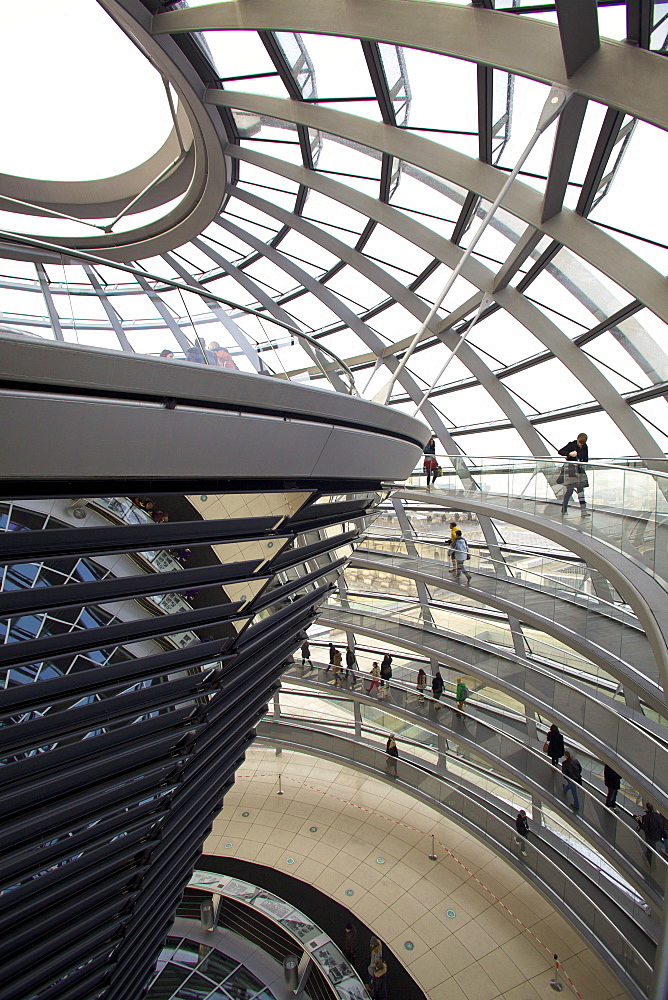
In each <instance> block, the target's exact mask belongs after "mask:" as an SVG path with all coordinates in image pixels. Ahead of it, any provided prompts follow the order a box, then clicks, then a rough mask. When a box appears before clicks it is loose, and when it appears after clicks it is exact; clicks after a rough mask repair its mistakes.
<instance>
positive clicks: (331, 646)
mask: <svg viewBox="0 0 668 1000" xmlns="http://www.w3.org/2000/svg"><path fill="white" fill-rule="evenodd" d="M337 653H338V649H337V648H336V646H335V645H334V643H333V642H330V644H329V663H328V665H327V669H326V670H325V673H327V671H328V670H329V668H330V667H332V666H334V657H335V656H336V654H337Z"/></svg>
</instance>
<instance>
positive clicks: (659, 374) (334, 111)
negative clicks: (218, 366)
mask: <svg viewBox="0 0 668 1000" xmlns="http://www.w3.org/2000/svg"><path fill="white" fill-rule="evenodd" d="M105 4H106V5H107V6H111V7H113V5H114V0H105ZM83 6H84V7H85V8H86V9H88V8H89V7H90V6H91V5H87V4H84V5H83ZM144 6H145V7H146V8H147V10H148V12H149V13H150V14H152V15H154V17H153V22H152V25H153V39H154V41H155V42H156V44H159V45H163V46H168V45H172V46H173V44H174V43H177V44H178V46H179V48H180V50H181V52H182V53H184V54H185V55H186V56H187V58H188V60H189V62H190V65H191V67H192V74H193V79H194V76H195V75H197V76H198V77H199V80H200V81H201V88H200V91H199V92H201V94H203V102H204V104H203V106H204V107H205V108H206V109H207V113H208V114H210V115H211V116H212V117H213V118H214V119H215V120H216V122H217V123H218V124H217V127H219V128H220V130H221V131H222V132H224V134H225V135H226V137H227V143H228V144H227V146H226V150H225V152H226V157H227V162H228V164H229V166H230V169H229V177H228V178H227V182H225V178H222V179H221V180H220V182H219V188H218V197H219V198H220V202H222V204H223V207H222V209H221V210H220V211H219V212H218V214H217V215H215V217H214V218H213V221H211V222H210V223H209V224H208V225H206V226H203V227H202V229H201V232H200V234H199V235H198V236H197V237H196V238H195V239H191V240H189V241H188V242H186V243H183V242H182V241H179V240H178V239H176V238H175V239H174V240H173V241H172V246H171V248H170V251H169V252H167V253H162V254H160V255H159V256H153V257H144V258H143V259H141V260H139V261H138V263H139V264H140V265H141V266H142V267H144V268H146V270H148V271H150V272H151V274H152V275H154V276H156V275H157V276H160V277H162V278H164V279H165V280H166V281H168V282H169V281H175V282H181V283H185V284H187V285H188V286H190V287H191V288H195V289H196V290H197V291H199V292H204V291H205V292H207V293H209V294H213V295H215V296H218V297H220V299H221V300H222V301H221V302H218V303H217V305H216V303H215V302H214V303H213V304H212V300H208V299H204V298H202V297H201V296H200V295H199V294H193V293H191V292H184V291H183V290H177V289H175V288H173V287H169V286H168V285H161V284H160V282H158V281H156V280H153V279H150V280H146V281H138V280H136V278H134V277H133V276H132V275H129V274H123V273H120V272H117V271H115V270H114V269H113V267H112V266H107V265H106V264H100V263H96V262H92V263H91V264H77V263H75V262H71V261H67V260H64V261H63V260H62V259H59V258H57V257H56V258H53V257H52V258H51V259H49V260H44V262H43V263H40V264H35V263H29V262H27V261H25V260H22V261H10V260H0V287H1V289H2V292H1V295H0V308H1V309H2V313H1V314H0V323H2V325H3V326H4V329H5V330H10V331H14V332H23V333H29V334H31V335H39V336H54V335H55V336H56V338H57V339H62V340H64V341H70V342H76V343H81V344H92V345H94V346H98V347H106V348H110V349H124V350H132V351H137V352H141V353H150V354H156V355H157V354H159V353H160V351H161V350H165V349H167V350H174V351H175V353H176V355H177V357H178V356H183V355H186V356H187V351H188V345H191V344H193V343H194V340H195V338H196V337H200V338H201V340H202V341H203V342H204V344H205V345H207V344H208V343H209V342H212V341H215V342H217V343H219V344H220V345H221V346H223V347H224V348H225V349H226V350H228V351H229V352H230V353H231V354H232V355H233V357H234V359H235V363H236V364H237V366H238V367H239V368H241V369H244V368H245V369H246V370H249V371H253V370H256V371H257V370H261V368H262V367H264V366H267V367H269V368H270V369H271V370H273V371H274V372H275V373H277V374H280V375H285V374H287V375H288V376H289V377H292V378H298V379H304V380H310V379H312V380H314V381H315V382H316V384H319V385H323V386H327V387H329V383H327V381H326V378H325V376H324V374H323V365H322V363H321V362H322V358H318V357H316V355H314V353H313V350H314V349H313V347H312V346H308V343H307V342H306V341H304V340H303V339H302V340H299V338H295V337H294V336H293V333H294V332H298V333H300V334H305V335H307V336H308V337H311V338H313V340H314V341H315V342H316V343H317V344H321V345H322V346H323V348H326V349H327V350H328V351H329V352H331V354H332V355H333V356H338V357H339V358H342V359H343V360H344V361H345V362H346V363H347V365H348V366H349V367H350V368H351V369H352V371H353V375H354V382H355V389H356V391H357V392H358V393H360V394H361V395H364V396H367V397H369V398H373V397H374V396H378V398H380V399H382V398H384V396H383V394H384V392H385V391H386V389H387V386H388V384H389V382H390V379H391V378H392V375H393V372H394V371H395V369H396V367H397V364H398V363H399V362H400V361H401V359H402V358H403V356H404V354H405V352H406V349H407V348H408V346H409V344H410V343H411V341H412V339H413V338H414V336H415V334H416V333H417V331H418V330H419V329H420V326H421V324H422V323H423V322H424V320H425V318H426V316H427V313H428V311H429V309H430V308H431V307H432V305H433V303H434V302H435V301H436V299H437V297H438V296H439V294H440V292H441V290H442V288H443V287H444V285H445V284H446V282H447V281H448V279H449V278H450V276H451V275H452V271H453V268H455V266H457V265H458V264H459V262H460V260H461V258H462V254H463V253H464V252H465V251H466V250H467V248H468V247H470V246H471V244H472V241H473V239H474V236H475V234H476V232H477V229H478V226H479V225H480V222H481V219H482V217H483V215H484V214H485V212H487V210H488V209H489V207H490V205H491V203H492V201H493V200H494V198H495V197H496V195H497V194H498V191H499V189H500V187H501V186H502V184H503V183H504V181H505V180H506V179H507V177H508V174H509V172H510V171H511V169H512V168H513V167H514V165H515V163H516V162H517V159H518V157H519V155H520V152H521V151H522V149H523V148H524V147H525V145H526V143H527V142H528V140H529V138H530V137H531V135H532V133H533V131H534V129H535V127H536V123H537V121H538V118H539V116H540V114H541V109H542V107H543V105H544V103H545V100H546V98H547V95H548V93H549V91H550V83H549V82H548V81H547V80H545V79H536V78H534V77H537V76H538V74H539V70H540V66H541V60H542V61H543V62H545V64H546V65H549V66H550V67H552V68H553V70H552V71H553V72H554V76H555V77H557V76H558V73H561V75H562V77H564V78H565V73H564V70H563V64H564V51H563V48H562V37H561V36H562V34H564V32H562V33H561V34H560V31H559V28H558V26H557V23H556V22H557V14H556V9H555V6H554V4H549V3H547V4H540V5H537V4H535V3H534V4H529V3H526V2H524V0H519V2H517V0H508V2H506V3H504V2H502V0H497V3H496V8H497V10H496V11H494V10H490V9H484V10H479V9H476V7H481V8H484V7H488V4H487V2H486V0H485V2H483V0H479V2H476V3H474V4H473V6H471V5H470V4H468V3H467V4H463V3H461V4H459V3H458V4H446V3H442V4H441V3H436V4H424V5H421V8H420V9H424V12H425V20H424V24H423V23H422V22H420V23H418V24H417V25H410V26H406V22H405V19H404V18H403V0H387V3H386V4H385V5H384V18H383V23H382V24H380V25H374V23H373V20H372V11H373V10H375V8H374V7H373V6H372V7H371V8H369V10H367V8H366V5H365V4H364V3H360V4H357V5H355V8H354V10H353V11H352V12H351V15H350V19H349V23H347V24H346V25H345V31H346V37H343V36H339V35H337V34H336V30H337V28H339V27H340V26H339V25H337V24H335V23H334V21H333V17H334V15H333V13H332V9H331V7H330V5H328V4H326V3H322V4H319V3H314V4H312V5H305V4H304V5H302V4H297V5H296V7H295V4H294V3H293V4H291V3H289V2H287V0H276V2H275V3H273V4H272V5H271V6H270V8H262V10H261V11H260V10H258V11H256V10H255V7H254V6H250V7H249V6H248V5H244V4H243V2H241V0H236V2H235V0H230V2H229V3H225V4H217V5H213V4H195V3H191V4H190V5H189V6H186V5H184V4H182V3H162V2H158V0H144ZM537 7H540V10H538V9H537ZM663 7H665V5H662V4H655V5H654V21H653V22H652V23H651V24H650V23H649V22H648V23H647V24H645V25H644V26H643V25H642V24H640V23H638V24H637V25H636V24H635V22H634V20H633V11H634V10H635V5H634V4H629V5H628V9H627V4H626V3H624V2H619V3H610V2H608V0H606V3H605V5H603V6H601V7H600V8H599V32H600V36H601V39H602V40H601V44H602V45H603V46H604V47H606V46H607V48H606V49H605V60H607V62H606V65H607V67H608V69H607V77H605V79H601V80H599V79H598V78H597V79H596V81H594V82H595V86H594V83H592V84H591V86H592V88H593V89H592V92H591V93H587V94H585V93H584V92H583V93H582V94H578V95H577V96H576V98H574V100H573V101H572V102H571V103H570V104H569V105H567V107H566V110H565V111H564V112H563V113H562V119H561V121H562V126H563V127H561V128H559V129H558V127H557V125H556V124H552V125H551V126H550V127H549V129H548V130H547V131H546V132H545V134H544V135H542V136H541V138H540V139H539V141H538V142H537V144H536V146H535V147H534V149H533V151H532V152H531V154H530V155H529V157H528V159H527V160H526V162H525V163H524V164H523V166H522V168H521V170H520V173H519V175H518V178H517V180H516V181H515V182H514V184H513V186H512V187H511V189H510V192H509V193H508V195H507V196H506V197H505V199H504V201H503V204H502V207H501V208H500V209H498V210H497V211H496V213H495V215H494V218H493V220H492V222H491V225H490V226H489V227H488V228H487V229H486V231H485V232H484V234H483V235H482V237H481V238H480V239H479V241H478V242H477V244H476V245H475V248H474V249H473V251H472V253H471V254H470V257H469V259H468V261H467V262H466V263H465V264H464V266H463V268H462V273H461V275H460V276H459V277H457V279H456V281H455V282H454V284H453V286H452V288H451V289H450V291H449V292H448V294H447V296H446V298H445V300H444V302H443V304H442V305H441V307H440V308H439V309H438V310H437V313H436V316H435V317H434V319H433V320H432V321H431V323H430V324H429V327H428V329H427V331H426V332H425V334H424V336H423V338H422V340H421V341H420V343H419V345H418V347H417V349H416V351H415V353H413V354H412V356H411V357H410V359H409V360H408V362H407V364H406V369H405V371H404V372H403V373H402V374H401V375H400V377H399V378H398V380H397V381H396V383H395V384H394V386H393V389H392V393H391V397H390V400H389V404H390V405H395V406H399V407H401V408H402V409H404V410H406V411H407V412H409V413H414V412H415V411H416V408H417V407H418V406H419V404H420V403H421V401H422V399H423V396H424V395H425V394H428V397H429V398H428V399H427V401H426V403H425V404H424V406H423V407H422V410H421V412H422V415H423V417H424V419H425V420H427V421H428V422H429V424H430V425H431V427H432V428H433V430H434V431H435V433H436V435H437V436H438V438H439V440H440V442H441V446H442V448H443V450H444V451H445V452H447V453H448V454H457V453H467V454H471V455H484V454H514V455H524V454H534V455H545V454H554V451H555V449H556V448H557V447H559V446H560V445H561V444H562V443H563V441H564V440H567V439H569V438H571V437H573V436H574V435H575V434H577V433H579V432H580V431H581V430H583V429H584V430H587V431H588V433H589V435H590V440H591V441H592V443H593V448H592V454H593V455H595V456H596V457H597V458H603V457H613V456H620V455H641V456H643V457H644V458H651V459H654V460H656V459H657V458H659V457H661V458H662V457H663V456H664V454H665V451H666V446H667V444H668V421H667V420H666V416H667V413H666V392H667V390H668V337H667V336H666V320H667V319H668V294H667V292H666V283H665V277H664V275H665V274H666V271H668V243H667V242H666V239H665V234H664V232H663V228H664V227H663V226H662V213H661V211H660V208H661V205H662V200H661V199H662V182H663V172H664V164H665V162H666V153H668V149H667V148H666V146H667V143H668V136H667V135H666V131H665V125H666V121H665V113H663V112H661V111H660V109H659V110H658V111H657V110H656V108H657V106H656V103H655V102H654V100H653V97H652V95H653V93H654V89H653V88H652V87H651V86H649V82H652V81H654V80H655V89H656V91H657V92H660V91H661V89H662V88H664V89H665V85H668V81H666V80H665V79H664V77H665V76H666V69H667V68H668V63H666V61H665V60H664V59H662V58H661V56H660V55H658V54H656V55H654V56H649V55H648V53H647V52H638V51H636V49H634V48H632V47H630V46H626V47H623V46H619V45H618V44H617V45H615V44H611V43H610V42H606V41H605V38H606V37H608V38H613V39H618V38H620V37H625V36H626V35H628V36H629V37H632V38H633V39H634V41H636V42H637V47H639V48H645V49H653V50H656V51H657V52H660V51H663V50H665V48H666V34H667V32H668V22H667V21H666V20H665V18H664V16H663V15H664V14H665V11H663ZM295 10H298V11H301V12H302V13H301V14H300V15H299V16H300V18H301V20H302V21H303V24H301V22H300V26H301V27H302V29H303V30H302V31H300V32H299V33H297V32H296V31H295V30H294V28H295V23H294V22H295V20H296V16H295ZM662 11H663V12H662ZM89 13H90V11H89ZM104 16H105V17H106V15H104ZM564 17H566V19H567V15H564ZM453 18H457V19H466V21H465V22H464V21H463V20H457V24H458V25H459V26H460V28H461V27H462V26H463V27H466V26H467V25H468V26H469V29H470V30H469V31H468V32H464V36H463V37H465V38H467V39H470V51H468V50H462V49H461V48H460V49H459V50H456V49H455V46H456V45H457V44H460V43H459V42H457V41H456V40H455V41H452V42H449V41H448V39H450V38H451V37H453V38H454V35H453V33H452V32H450V31H449V30H448V29H449V27H451V26H452V24H454V23H455V22H454V21H453ZM402 25H403V28H402V27H401V26H402ZM490 25H491V26H492V27H491V30H490ZM474 27H475V29H476V30H475V31H474V30H473V29H474ZM565 27H566V29H567V30H566V31H565V37H566V39H567V38H568V35H569V31H570V32H571V34H572V32H573V31H574V30H577V29H579V28H580V27H581V26H580V25H579V24H572V25H568V24H566V25H565ZM372 28H373V29H374V30H375V33H376V35H375V37H376V40H369V38H370V35H371V29H372ZM497 28H498V31H497V30H496V29H497ZM636 28H637V38H636V37H635V36H634V35H633V32H634V31H636ZM437 29H438V30H437ZM400 30H403V31H404V32H405V33H407V32H410V33H411V35H410V39H409V41H410V45H408V44H407V45H403V44H397V41H396V38H397V35H398V33H399V32H400ZM486 32H487V34H486ZM356 33H357V37H355V35H356ZM497 34H498V36H499V38H501V37H502V41H501V42H499V43H498V49H495V45H496V44H497V43H496V36H497ZM458 37H462V36H461V35H460V36H458ZM513 37H516V38H517V42H516V46H515V51H513V46H512V44H510V42H512V39H513ZM481 39H482V41H481ZM594 40H595V39H594ZM532 41H535V45H532V44H529V43H530V42H532ZM418 42H419V44H418ZM483 43H484V45H483ZM127 44H128V45H131V43H130V42H127ZM449 44H452V46H453V47H452V49H451V50H449V49H448V45H449ZM564 44H566V45H567V44H568V43H567V42H565V43H564ZM592 44H593V41H592ZM485 46H486V47H485ZM131 47H132V46H131ZM431 47H433V48H434V49H436V48H438V49H440V50H441V51H431ZM170 51H173V49H172V50H170ZM483 51H484V55H485V61H483V60H482V53H483ZM495 53H496V55H497V59H498V62H499V64H501V63H502V62H503V64H504V65H505V66H512V67H516V70H515V69H514V70H513V71H512V72H509V71H508V70H507V69H503V68H494V67H493V66H491V65H490V61H491V60H492V57H493V56H494V55H495ZM477 59H480V62H478V61H477ZM619 60H624V62H623V65H622V63H621V62H620V67H621V68H620V70H619V73H616V71H615V65H616V61H619ZM629 60H636V61H637V66H636V62H634V63H633V66H631V64H630V62H629ZM648 60H650V61H649V62H648ZM650 68H651V75H648V76H647V77H646V79H645V78H644V82H642V81H641V80H640V77H638V85H637V89H634V87H633V86H629V87H628V88H626V91H627V92H626V91H625V93H624V95H623V96H624V100H625V101H626V102H627V108H628V110H627V111H619V110H617V107H616V106H615V104H614V101H613V98H612V96H611V97H610V104H608V103H606V100H605V97H606V93H607V90H610V92H611V94H612V93H613V91H614V92H615V94H616V96H615V100H616V101H617V102H619V100H620V97H621V96H622V95H620V94H619V93H617V91H615V87H616V84H617V81H616V77H617V76H618V75H621V71H622V69H624V72H631V70H633V72H634V73H636V72H637V73H640V72H641V70H642V72H645V73H649V69H650ZM520 70H521V72H520ZM532 74H533V76H532ZM112 76H113V74H112ZM115 76H118V74H115ZM634 78H635V77H634ZM146 93H148V91H147V90H144V91H143V92H142V100H143V99H144V98H145V96H146ZM151 93H152V92H151ZM156 100H157V98H156ZM652 119H655V120H656V121H657V122H658V124H651V121H652ZM21 128H22V126H21V123H17V124H16V125H15V129H16V131H17V133H18V134H20V133H21ZM132 141H133V140H132ZM132 141H126V142H124V143H123V145H124V146H125V147H126V148H127V147H129V146H131V145H132ZM40 158H41V160H42V161H44V160H46V161H47V162H48V159H49V157H48V156H45V154H44V153H43V152H42V153H41V154H40ZM73 176H76V175H73ZM209 181H210V182H212V183H214V184H215V183H216V177H215V176H212V175H210V177H209ZM147 211H148V209H147ZM179 242H181V245H178V244H179ZM5 253H6V256H7V257H10V256H13V253H12V251H11V250H10V249H6V251H5ZM38 256H39V255H38ZM485 294H487V295H489V296H490V298H489V300H487V299H484V298H483V297H484V295H485ZM225 303H234V304H235V305H236V306H237V307H238V308H234V307H231V306H230V305H229V304H228V305H226V304H225ZM481 304H482V307H481ZM214 306H215V307H214ZM54 321H55V322H54ZM54 331H55V332H54ZM291 331H292V332H291ZM305 345H306V346H305ZM455 349H456V356H453V357H451V355H452V353H453V351H455ZM258 354H259V356H260V357H261V362H260V363H259V364H258V362H257V355H258ZM328 356H331V355H328ZM253 358H254V359H255V360H253ZM446 362H447V366H446ZM444 366H445V367H444ZM341 371H343V369H342V368H341ZM347 385H348V383H347V382H346V387H347ZM334 387H335V388H342V387H341V386H340V385H336V384H335V385H334Z"/></svg>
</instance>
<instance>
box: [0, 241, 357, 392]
mask: <svg viewBox="0 0 668 1000" xmlns="http://www.w3.org/2000/svg"><path fill="white" fill-rule="evenodd" d="M0 240H2V241H4V242H6V243H10V244H13V243H18V244H19V245H21V246H30V247H34V248H35V249H39V250H46V251H48V252H49V253H55V254H58V255H59V256H60V257H61V258H71V259H72V260H79V261H82V262H85V263H88V264H98V265H99V266H103V267H111V268H115V269H117V270H119V271H124V272H125V273H127V274H132V275H134V276H135V277H141V278H143V279H144V280H145V281H152V282H155V283H156V284H157V285H158V286H160V285H165V286H167V287H168V288H174V289H176V290H178V291H182V292H190V293H191V294H193V295H197V296H199V297H200V298H202V299H211V300H212V301H213V302H218V303H219V304H220V305H225V306H230V307H231V308H232V309H237V310H238V311H239V312H241V313H247V314H249V315H251V316H256V317H258V318H259V319H262V320H266V321H267V322H269V323H274V324H275V325H276V326H279V327H281V329H283V330H287V332H288V333H290V335H291V336H293V337H296V338H297V339H298V340H305V341H306V342H307V343H308V344H310V345H311V346H312V347H314V348H315V349H316V350H317V351H322V353H323V354H326V355H327V357H329V358H331V359H332V360H333V361H334V362H335V363H336V364H337V365H338V366H340V368H341V370H342V371H344V372H345V373H346V375H347V376H348V377H349V379H350V389H349V392H350V394H351V395H356V396H358V395H359V393H358V392H357V390H356V388H355V377H354V375H353V373H352V371H351V369H350V368H349V367H348V365H347V364H346V363H345V361H343V360H342V359H341V358H340V357H339V356H338V355H337V354H335V353H334V351H332V350H331V349H330V348H329V347H327V346H325V345H324V344H322V343H320V341H319V340H317V338H315V337H312V336H311V335H310V334H307V333H304V332H303V331H302V330H300V329H299V327H297V326H295V325H294V324H292V323H286V322H285V321H283V320H280V319H277V318H276V317H275V316H272V315H271V313H269V312H266V311H262V310H259V309H253V307H252V306H244V305H241V304H240V303H239V302H235V301H234V300H232V299H228V298H225V297H224V296H222V295H218V294H217V292H213V291H210V290H209V289H206V290H205V289H203V288H202V287H201V286H200V285H190V284H188V283H187V282H184V281H175V280H174V279H173V278H167V277H164V276H162V275H157V274H153V273H152V272H151V271H147V270H146V269H145V268H142V267H137V266H136V265H134V264H121V263H117V262H116V261H111V260H107V259H106V258H105V257H99V256H98V255H97V254H92V253H87V252H86V251H83V250H71V249H69V247H64V246H62V245H60V244H58V243H50V242H47V241H46V240H38V239H35V238H34V237H30V236H23V235H20V234H18V233H12V232H9V231H8V230H3V229H0ZM205 358H206V355H205ZM313 360H314V361H315V363H316V365H317V366H318V368H319V369H320V371H321V372H322V374H323V375H324V376H325V378H327V379H328V381H329V376H328V374H327V369H326V368H323V366H322V365H321V363H320V362H319V361H318V358H317V356H316V357H315V358H313ZM271 374H272V375H274V374H275V373H274V372H272V373H271ZM278 377H280V376H278Z"/></svg>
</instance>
